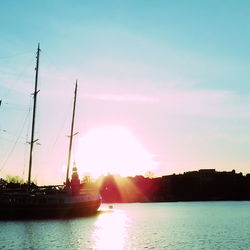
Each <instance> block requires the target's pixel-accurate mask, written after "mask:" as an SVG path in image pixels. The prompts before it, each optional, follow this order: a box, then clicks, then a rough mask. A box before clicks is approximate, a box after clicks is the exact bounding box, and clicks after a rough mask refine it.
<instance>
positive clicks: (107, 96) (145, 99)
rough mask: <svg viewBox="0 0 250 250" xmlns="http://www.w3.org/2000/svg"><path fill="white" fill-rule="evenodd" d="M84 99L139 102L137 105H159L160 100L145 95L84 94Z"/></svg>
mask: <svg viewBox="0 0 250 250" xmlns="http://www.w3.org/2000/svg"><path fill="white" fill-rule="evenodd" d="M84 97H87V98H90V99H96V100H101V101H112V102H137V103H157V102H159V101H160V100H159V99H158V98H155V97H150V96H145V95H129V94H126V95H122V94H106V93H102V94H98V93H97V94H84Z"/></svg>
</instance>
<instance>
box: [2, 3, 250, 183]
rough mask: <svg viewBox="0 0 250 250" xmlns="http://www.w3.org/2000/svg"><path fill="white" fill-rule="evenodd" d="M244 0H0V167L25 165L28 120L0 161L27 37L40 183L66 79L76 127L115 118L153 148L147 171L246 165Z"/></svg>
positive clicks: (27, 84)
mask: <svg viewBox="0 0 250 250" xmlns="http://www.w3.org/2000/svg"><path fill="white" fill-rule="evenodd" d="M249 5H250V4H249V3H248V1H239V2H236V1H76V0H74V1H4V2H1V4H0V7H1V8H0V25H1V29H0V99H3V105H2V107H1V109H0V117H1V118H0V129H1V130H7V132H8V133H6V132H0V138H1V141H0V148H1V152H0V168H1V165H2V166H3V165H4V170H3V171H2V175H4V174H7V173H11V174H17V175H22V173H23V169H24V172H25V171H27V167H25V164H27V160H25V159H24V155H25V154H26V155H27V152H26V151H27V149H24V148H25V147H27V146H25V136H26V134H27V130H25V131H23V132H22V135H21V136H20V139H19V140H18V143H17V146H16V148H15V149H14V150H13V155H14V156H15V157H13V155H12V156H11V157H10V159H9V160H7V161H6V155H8V154H9V152H10V151H11V149H12V145H13V140H14V139H13V138H15V137H16V136H17V135H19V131H20V124H23V123H24V119H25V117H26V114H27V112H28V109H29V106H30V101H31V97H30V93H31V92H32V90H33V81H34V63H35V61H34V59H35V58H34V54H35V50H36V46H37V43H38V42H40V44H41V48H42V54H41V74H40V78H39V88H40V89H41V92H40V96H39V98H40V99H39V112H38V114H39V115H38V131H39V137H41V138H42V139H41V140H42V143H41V144H42V145H41V146H39V147H38V149H36V150H37V152H36V155H37V156H36V157H37V160H36V165H37V168H35V170H34V173H35V176H36V177H37V178H38V179H39V180H40V181H41V182H51V181H52V180H53V178H55V177H53V178H52V177H51V179H49V180H48V179H47V178H45V175H46V171H45V170H43V171H42V170H39V169H41V168H43V167H39V166H44V165H48V166H50V167H51V168H54V167H52V165H53V166H56V167H57V168H59V167H60V166H61V165H62V164H64V162H65V161H66V154H67V153H66V150H67V138H66V139H65V138H64V135H65V134H67V133H68V132H67V131H68V126H67V123H68V120H70V111H71V104H72V93H73V88H74V81H75V79H76V78H78V79H79V111H78V121H77V124H76V127H77V129H78V130H79V131H81V133H82V134H83V135H84V133H86V132H87V131H88V130H89V129H92V128H95V127H99V126H104V125H109V126H112V125H119V126H124V127H126V128H127V129H129V130H130V131H131V133H133V134H134V135H135V136H136V138H137V139H138V140H139V141H140V142H141V143H142V144H143V145H144V147H145V148H146V149H147V151H148V152H149V153H150V154H152V155H154V159H155V161H157V163H158V166H157V167H156V168H155V169H154V172H155V174H156V175H161V174H171V173H174V172H176V173H178V172H184V171H189V170H195V169H199V168H216V169H217V170H232V169H235V170H236V171H241V172H243V173H247V172H249V164H250V154H249V148H250V136H249V135H250V112H249V107H250V96H249V92H250V91H249V81H250V77H249V76H250V63H249V62H250V61H249V58H250V50H249V44H250V36H249V34H250V33H249V31H250V13H249V12H250V8H249V7H250V6H249ZM27 124H28V122H27ZM59 127H60V129H58V128H59ZM37 133H38V132H37ZM58 144H59V145H60V149H59V146H58ZM52 148H53V150H52ZM62 148H65V152H64V151H63V149H62ZM25 150H26V151H25ZM24 151H25V152H26V153H24ZM51 151H53V154H52V155H51V156H49V157H47V155H49V153H51ZM60 155H65V157H59V156H60ZM45 159H50V161H51V162H50V161H48V160H45ZM3 162H6V163H5V164H3ZM12 166H15V167H12ZM53 174H54V175H56V174H55V173H53ZM53 174H51V175H53ZM59 179H60V178H59V177H58V179H57V181H58V182H59V181H60V180H59Z"/></svg>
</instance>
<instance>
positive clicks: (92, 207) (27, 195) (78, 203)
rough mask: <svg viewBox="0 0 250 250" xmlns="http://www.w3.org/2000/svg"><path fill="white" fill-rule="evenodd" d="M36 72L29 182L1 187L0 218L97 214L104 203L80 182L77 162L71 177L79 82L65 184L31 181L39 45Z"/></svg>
mask: <svg viewBox="0 0 250 250" xmlns="http://www.w3.org/2000/svg"><path fill="white" fill-rule="evenodd" d="M36 55H37V56H36V68H35V71H36V74H35V90H34V93H33V95H34V102H33V116H32V131H31V141H30V157H29V172H28V181H27V185H26V187H25V188H19V189H1V190H0V218H1V219H9V218H44V217H46V218H66V217H71V216H84V215H89V214H93V213H95V212H96V211H97V210H98V208H99V207H100V205H101V200H102V199H101V196H100V194H99V192H98V190H95V189H87V188H85V186H84V184H80V180H79V177H78V173H77V167H76V165H75V163H74V166H73V168H72V178H71V180H70V179H69V172H70V163H71V149H72V143H73V136H74V120H75V110H76V98H77V81H76V84H75V91H74V103H73V114H72V122H71V131H70V136H69V137H70V143H69V153H68V164H67V173H66V181H65V183H64V184H63V185H51V186H36V185H32V183H31V171H32V156H33V146H34V143H35V142H36V141H37V140H35V139H34V132H35V121H36V120H35V119H36V103H37V94H38V92H39V90H37V83H38V71H39V57H40V46H39V44H38V48H37V53H36Z"/></svg>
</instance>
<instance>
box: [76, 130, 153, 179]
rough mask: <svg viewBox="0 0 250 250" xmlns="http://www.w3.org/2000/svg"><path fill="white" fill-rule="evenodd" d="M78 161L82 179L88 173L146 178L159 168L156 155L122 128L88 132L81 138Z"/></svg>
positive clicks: (94, 175) (77, 151)
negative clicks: (144, 176)
mask: <svg viewBox="0 0 250 250" xmlns="http://www.w3.org/2000/svg"><path fill="white" fill-rule="evenodd" d="M75 158H76V162H77V166H78V171H79V174H80V176H81V175H83V174H86V173H88V174H90V175H91V176H92V177H94V178H97V177H98V176H101V175H106V174H119V175H121V176H134V175H140V174H141V175H143V174H145V173H146V172H147V171H153V170H154V168H155V166H156V165H157V163H156V162H154V160H153V155H152V154H150V153H149V152H148V151H147V150H146V149H145V148H144V147H143V145H141V143H140V142H139V141H138V139H137V138H136V137H135V136H134V135H133V134H132V133H131V132H130V131H129V130H128V129H126V128H124V127H121V126H105V127H96V128H93V129H91V130H90V131H88V132H87V133H86V135H84V136H82V137H81V138H80V139H79V142H78V147H77V150H76V156H75Z"/></svg>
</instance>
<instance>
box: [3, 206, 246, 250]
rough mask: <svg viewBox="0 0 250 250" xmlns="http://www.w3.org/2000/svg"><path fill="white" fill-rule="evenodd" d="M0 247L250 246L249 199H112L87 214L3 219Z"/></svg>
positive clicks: (202, 247) (178, 247)
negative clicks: (136, 201) (120, 201)
mask: <svg viewBox="0 0 250 250" xmlns="http://www.w3.org/2000/svg"><path fill="white" fill-rule="evenodd" d="M0 249H108V250H112V249H114V250H119V249H250V202H248V201H245V202H244V201H243V202H189V203H185V202H177V203H147V204H114V208H113V209H112V210H110V209H108V206H107V205H106V206H105V205H103V206H102V207H101V209H100V212H99V213H98V215H96V216H93V217H88V218H78V219H68V220H40V221H2V222H0Z"/></svg>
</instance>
